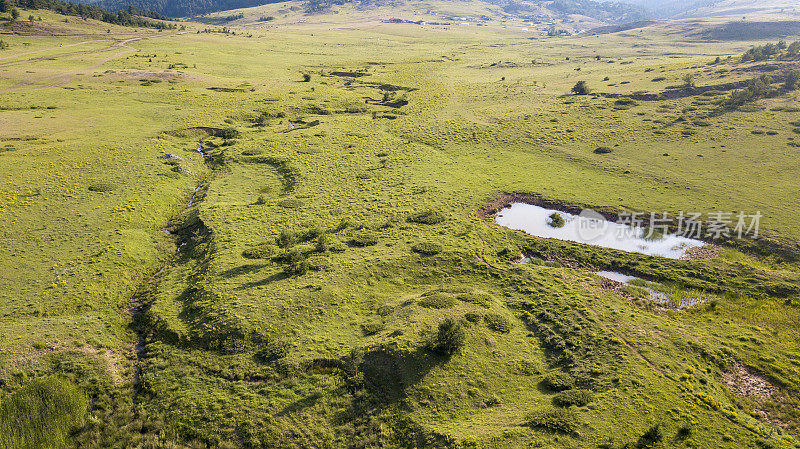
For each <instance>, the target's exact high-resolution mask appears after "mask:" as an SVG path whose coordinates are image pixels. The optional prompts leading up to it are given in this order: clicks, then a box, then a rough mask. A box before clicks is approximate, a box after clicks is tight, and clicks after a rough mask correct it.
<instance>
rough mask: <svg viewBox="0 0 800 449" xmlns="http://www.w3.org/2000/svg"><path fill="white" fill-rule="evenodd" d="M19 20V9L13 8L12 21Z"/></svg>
mask: <svg viewBox="0 0 800 449" xmlns="http://www.w3.org/2000/svg"><path fill="white" fill-rule="evenodd" d="M17 19H19V10H18V9H17V8H11V21H12V22H16V21H17Z"/></svg>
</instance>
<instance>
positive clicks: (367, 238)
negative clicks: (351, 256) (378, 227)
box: [349, 232, 378, 247]
mask: <svg viewBox="0 0 800 449" xmlns="http://www.w3.org/2000/svg"><path fill="white" fill-rule="evenodd" d="M349 243H350V246H357V247H365V246H374V245H377V244H378V238H377V237H375V236H374V235H372V234H370V233H368V232H363V233H361V234H359V235H357V236H355V237H353V238H351V239H350V242H349Z"/></svg>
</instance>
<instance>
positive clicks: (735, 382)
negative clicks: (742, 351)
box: [722, 362, 777, 400]
mask: <svg viewBox="0 0 800 449" xmlns="http://www.w3.org/2000/svg"><path fill="white" fill-rule="evenodd" d="M722 380H723V381H724V382H725V385H727V386H728V389H729V390H730V391H732V392H733V393H736V394H737V395H739V396H744V397H749V398H752V399H758V400H765V399H770V398H772V397H773V396H774V395H775V393H776V391H777V388H775V386H774V385H772V384H771V383H770V382H769V381H768V380H767V379H766V378H765V377H764V376H763V375H762V374H761V373H759V372H758V371H757V370H756V369H754V368H750V367H749V366H745V365H742V364H741V363H739V362H734V364H733V367H732V368H731V370H730V371H728V372H726V373H723V374H722Z"/></svg>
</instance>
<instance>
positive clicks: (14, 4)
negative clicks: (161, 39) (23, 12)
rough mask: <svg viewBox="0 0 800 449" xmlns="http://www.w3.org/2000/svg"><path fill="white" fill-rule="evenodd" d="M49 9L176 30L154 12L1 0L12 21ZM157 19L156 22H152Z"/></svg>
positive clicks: (0, 7)
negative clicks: (32, 12) (23, 15)
mask: <svg viewBox="0 0 800 449" xmlns="http://www.w3.org/2000/svg"><path fill="white" fill-rule="evenodd" d="M17 8H23V9H28V10H37V9H47V10H51V11H55V12H57V13H59V14H63V15H65V16H75V17H80V18H82V19H95V20H99V21H101V22H106V23H111V24H114V25H122V26H134V27H148V28H156V29H175V28H177V26H176V25H175V24H174V23H167V22H166V21H167V20H169V18H168V17H166V16H164V15H161V14H159V13H157V12H153V11H147V12H143V11H138V10H136V9H135V8H134V7H128V8H127V9H124V10H120V11H117V12H111V11H108V10H106V9H103V8H101V7H99V6H96V5H88V4H84V3H73V2H68V1H64V0H0V13H5V12H10V13H11V18H12V20H16V19H17V18H18V17H19V10H18V9H17ZM152 19H156V20H152Z"/></svg>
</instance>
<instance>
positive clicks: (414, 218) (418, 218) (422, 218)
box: [408, 210, 445, 225]
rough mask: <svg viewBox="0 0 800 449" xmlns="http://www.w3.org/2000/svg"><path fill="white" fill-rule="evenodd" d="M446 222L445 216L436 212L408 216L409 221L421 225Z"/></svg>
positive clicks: (428, 211)
mask: <svg viewBox="0 0 800 449" xmlns="http://www.w3.org/2000/svg"><path fill="white" fill-rule="evenodd" d="M444 220H445V216H444V214H442V213H441V212H439V211H435V210H425V211H422V212H417V213H415V214H411V215H409V216H408V221H410V222H412V223H420V224H429V225H433V224H438V223H441V222H443V221H444Z"/></svg>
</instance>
